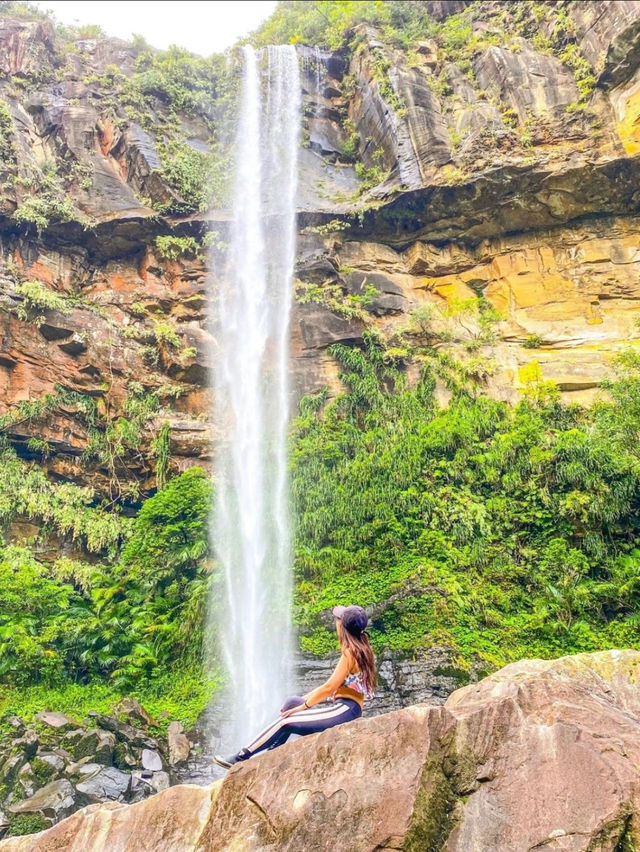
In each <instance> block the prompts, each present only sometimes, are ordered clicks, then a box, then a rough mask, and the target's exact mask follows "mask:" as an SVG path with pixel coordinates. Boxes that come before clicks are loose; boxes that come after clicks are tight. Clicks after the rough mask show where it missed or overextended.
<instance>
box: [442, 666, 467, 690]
mask: <svg viewBox="0 0 640 852" xmlns="http://www.w3.org/2000/svg"><path fill="white" fill-rule="evenodd" d="M433 675H434V677H449V678H451V679H452V680H454V681H455V682H456V683H457V684H458V686H466V684H468V683H469V672H468V671H464V669H457V668H456V667H455V666H437V667H436V668H435V669H434V670H433Z"/></svg>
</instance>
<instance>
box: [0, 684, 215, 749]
mask: <svg viewBox="0 0 640 852" xmlns="http://www.w3.org/2000/svg"><path fill="white" fill-rule="evenodd" d="M217 687H218V682H217V680H216V679H210V680H207V679H205V677H204V675H203V674H202V672H201V671H200V669H199V668H193V669H188V670H185V671H179V672H171V671H168V672H165V673H164V674H163V675H162V676H161V677H160V678H159V679H158V680H157V681H155V682H153V683H151V684H150V685H148V686H145V687H144V688H140V689H135V690H131V691H129V692H125V691H122V690H118V689H115V688H114V687H112V686H110V685H109V684H105V683H97V682H95V683H89V684H84V685H83V684H78V683H70V684H65V685H63V686H60V687H59V688H52V687H46V686H38V685H36V686H29V687H24V688H10V687H7V686H2V687H0V717H3V718H4V719H6V717H8V716H10V715H16V716H20V718H21V719H23V720H24V721H26V722H31V721H32V720H33V717H34V716H35V715H36V714H37V713H39V712H40V711H41V710H52V711H57V712H60V713H64V714H65V715H67V716H69V717H70V718H72V719H74V720H77V721H78V722H81V721H82V720H83V719H85V718H86V717H87V716H88V713H89V711H90V710H93V711H95V712H97V713H102V714H105V715H108V714H111V713H112V712H113V709H114V707H115V706H116V704H118V702H119V701H120V700H121V699H122V698H123V696H124V695H132V696H133V697H134V698H137V699H138V701H139V702H140V703H141V704H142V706H143V707H144V708H145V709H146V710H147V711H148V712H149V713H150V714H151V716H153V718H154V719H156V720H157V721H158V730H159V731H160V732H161V733H163V734H164V733H166V729H167V726H168V724H169V722H172V721H174V720H177V721H179V722H182V724H183V725H184V726H185V728H187V729H188V728H191V727H193V725H194V723H195V721H196V719H197V718H198V716H199V715H200V713H201V712H202V711H203V710H204V708H205V707H206V705H207V703H208V702H209V701H210V700H211V698H212V697H213V695H214V694H215V692H216V689H217Z"/></svg>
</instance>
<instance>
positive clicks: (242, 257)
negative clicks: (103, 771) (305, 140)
mask: <svg viewBox="0 0 640 852" xmlns="http://www.w3.org/2000/svg"><path fill="white" fill-rule="evenodd" d="M243 61H244V67H243V79H242V93H241V107H240V116H239V122H238V130H237V137H236V145H235V154H236V176H235V185H234V194H233V222H232V227H231V245H230V247H229V253H228V269H227V274H226V279H225V282H224V285H223V286H222V287H221V288H220V292H219V293H218V295H217V305H218V311H217V318H216V319H217V321H216V327H215V339H216V343H217V347H218V353H217V358H216V374H215V394H214V412H213V416H214V424H215V426H216V431H217V434H219V435H221V436H222V441H221V446H220V448H219V450H218V452H217V456H216V501H215V507H214V518H213V523H212V525H211V529H212V537H213V546H214V549H215V552H216V555H217V559H218V561H219V564H220V566H221V569H222V571H223V574H224V596H223V600H222V601H219V602H217V603H216V602H213V603H212V607H211V611H212V619H213V620H214V621H215V623H216V626H217V628H218V629H219V633H220V645H221V649H222V656H223V661H224V664H225V667H226V670H227V676H228V695H227V699H228V702H227V704H228V712H229V715H230V717H231V720H232V724H231V731H230V736H232V737H233V738H234V744H235V745H238V746H239V745H241V744H242V741H243V740H244V739H246V738H247V737H248V736H250V735H251V734H252V733H255V732H256V730H257V728H259V727H260V726H262V725H264V723H265V722H266V721H267V720H268V718H269V717H270V716H272V715H273V714H274V713H276V712H277V711H278V708H279V707H280V705H281V703H282V701H283V699H284V697H285V696H286V694H287V693H288V692H289V691H290V690H291V688H292V653H293V642H292V626H291V588H292V581H291V554H290V531H289V499H288V480H287V451H286V446H287V445H286V440H287V423H288V415H289V410H288V396H289V388H288V373H289V363H288V355H289V315H290V310H291V290H292V275H293V265H294V260H295V233H296V232H295V210H296V178H297V158H298V146H299V132H300V112H301V105H300V99H301V94H300V81H299V72H298V58H297V55H296V52H295V49H294V47H293V46H289V45H285V46H278V47H268V48H264V49H263V50H261V51H257V52H256V51H254V50H253V49H252V48H250V47H245V48H244V49H243ZM230 745H232V744H231V743H230Z"/></svg>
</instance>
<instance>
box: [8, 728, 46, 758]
mask: <svg viewBox="0 0 640 852" xmlns="http://www.w3.org/2000/svg"><path fill="white" fill-rule="evenodd" d="M13 745H14V747H15V748H20V749H22V751H23V752H24V755H25V757H26V758H27V760H31V758H32V757H35V755H36V752H37V751H38V746H39V745H40V738H39V737H38V735H37V733H36V732H35V731H34V730H33V728H28V729H27V730H26V731H25V732H24V735H23V736H22V737H20V739H17V740H14V741H13Z"/></svg>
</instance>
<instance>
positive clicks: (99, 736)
mask: <svg viewBox="0 0 640 852" xmlns="http://www.w3.org/2000/svg"><path fill="white" fill-rule="evenodd" d="M115 744H116V738H115V735H114V734H113V733H112V732H111V731H103V730H102V729H101V728H93V729H92V730H90V731H87V732H86V734H85V735H84V736H83V737H82V739H80V740H79V741H78V744H77V745H76V747H75V750H74V756H75V758H76V760H80V758H81V757H85V756H87V755H89V756H91V757H92V758H93V760H94V762H95V763H102V764H103V765H104V766H110V765H111V760H112V758H113V749H114V746H115Z"/></svg>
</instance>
